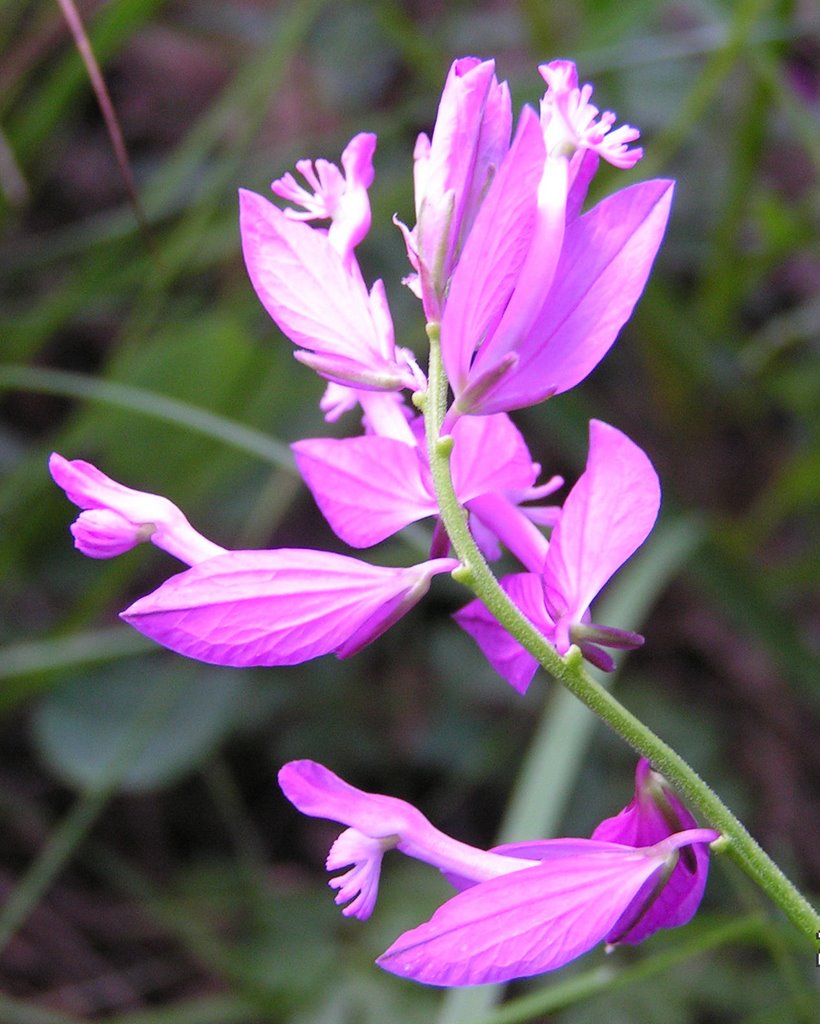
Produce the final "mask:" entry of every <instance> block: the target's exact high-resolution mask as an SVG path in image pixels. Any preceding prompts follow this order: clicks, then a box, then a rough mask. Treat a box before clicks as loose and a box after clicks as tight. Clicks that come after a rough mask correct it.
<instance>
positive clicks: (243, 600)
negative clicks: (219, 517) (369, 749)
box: [121, 548, 458, 667]
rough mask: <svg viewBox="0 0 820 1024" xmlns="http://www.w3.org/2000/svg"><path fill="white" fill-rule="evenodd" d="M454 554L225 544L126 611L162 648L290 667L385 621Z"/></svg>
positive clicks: (238, 663)
mask: <svg viewBox="0 0 820 1024" xmlns="http://www.w3.org/2000/svg"><path fill="white" fill-rule="evenodd" d="M456 565H458V562H457V561H455V560H454V559H438V560H435V561H431V562H425V563H422V564H421V565H417V566H410V567H409V568H407V569H391V568H384V567H382V566H376V565H369V564H368V563H367V562H360V561H358V560H357V559H355V558H349V557H347V556H346V555H337V554H335V553H333V552H329V551H312V550H305V549H299V548H280V549H278V550H274V551H228V552H226V553H225V554H223V555H218V556H217V557H215V558H211V559H208V561H206V562H200V563H199V564H198V565H195V566H194V567H193V568H192V569H189V570H188V571H187V572H183V573H180V574H179V575H177V576H172V577H171V579H169V580H167V581H166V582H165V583H163V584H162V585H161V586H160V587H158V588H157V590H155V591H154V592H153V593H151V594H148V595H147V596H146V597H143V598H140V599H139V600H138V601H135V602H134V604H132V605H131V607H130V608H127V609H126V610H125V611H124V612H122V616H121V617H122V618H123V619H125V621H126V622H128V623H129V624H130V625H132V626H133V627H134V628H135V629H138V630H139V631H140V632H141V633H144V634H145V635H146V636H149V637H151V638H152V639H153V640H156V641H157V643H160V644H162V645H163V646H164V647H168V648H170V650H172V651H176V652H177V653H179V654H184V655H186V656H187V657H190V658H196V659H198V660H199V661H205V662H208V663H210V664H217V665H232V666H235V667H246V666H250V665H296V664H299V663H300V662H303V661H308V660H310V659H311V658H316V657H319V656H320V655H322V654H328V653H331V652H335V651H337V650H340V649H341V648H342V647H343V646H344V645H345V644H346V642H347V641H349V640H350V638H351V637H352V636H354V635H356V634H358V633H360V632H361V631H362V630H365V629H369V630H370V635H369V636H368V640H367V642H369V640H374V639H375V638H376V637H377V636H379V635H380V632H382V631H383V629H380V628H379V627H380V626H383V628H384V629H386V628H387V627H388V626H389V625H390V620H389V617H388V618H386V617H385V616H386V611H385V610H386V609H387V611H388V612H390V613H392V612H393V611H394V610H395V609H394V602H395V601H396V599H397V598H406V599H408V601H409V602H410V603H408V604H407V605H406V607H405V608H404V610H408V609H409V607H410V606H411V604H412V603H415V600H418V598H419V597H420V596H421V595H422V594H423V593H424V591H425V589H426V586H428V585H429V580H430V578H431V576H432V575H434V574H435V573H437V572H447V571H451V570H452V569H453V568H455V567H456Z"/></svg>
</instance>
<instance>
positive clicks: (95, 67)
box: [57, 0, 158, 259]
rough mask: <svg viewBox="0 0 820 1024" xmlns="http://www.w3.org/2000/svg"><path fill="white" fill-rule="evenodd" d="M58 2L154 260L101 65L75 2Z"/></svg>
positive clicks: (148, 232) (123, 142) (70, 0)
mask: <svg viewBox="0 0 820 1024" xmlns="http://www.w3.org/2000/svg"><path fill="white" fill-rule="evenodd" d="M57 3H59V5H60V8H61V10H62V12H63V16H64V17H65V20H66V22H67V24H68V27H69V29H70V31H71V34H72V36H73V37H74V43H75V44H76V46H77V51H78V52H79V54H80V57H81V58H82V61H83V64H85V68H86V71H87V72H88V78H89V81H90V82H91V87H92V89H93V90H94V95H95V96H96V97H97V102H98V103H99V105H100V111H101V112H102V116H103V120H104V121H105V127H106V129H107V131H108V137H109V138H110V140H111V145H112V147H113V149H114V155H115V157H116V158H117V165H118V167H119V169H120V174H122V178H123V181H124V182H125V189H126V192H127V193H128V200H129V202H130V203H131V208H132V209H133V211H134V216H135V218H136V220H137V224H138V225H139V228H140V231H141V232H142V236H143V238H144V239H145V242H146V244H147V246H148V250H149V252H150V253H151V255H152V257H153V258H154V259H157V258H158V253H157V250H156V246H155V244H154V241H153V238H152V236H151V230H150V228H149V227H148V222H147V220H146V219H145V213H144V211H143V209H142V203H141V202H140V197H139V192H138V191H137V183H136V181H134V175H133V173H132V171H131V161H130V160H129V158H128V151H127V149H126V148H125V139H124V138H123V134H122V128H121V127H120V122H119V118H118V117H117V112H116V110H115V109H114V104H113V103H112V102H111V95H110V93H109V92H108V86H107V85H106V84H105V78H104V77H103V73H102V71H101V70H100V65H99V64H98V63H97V58H96V57H95V56H94V50H93V48H92V46H91V40H90V39H89V38H88V33H87V32H86V30H85V25H84V24H83V20H82V18H81V17H80V12H79V11H78V10H77V7H76V5H75V4H74V0H57Z"/></svg>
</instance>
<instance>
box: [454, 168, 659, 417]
mask: <svg viewBox="0 0 820 1024" xmlns="http://www.w3.org/2000/svg"><path fill="white" fill-rule="evenodd" d="M673 189H674V183H673V182H671V181H666V180H662V179H658V180H653V181H646V182H642V183H640V184H638V185H633V186H631V187H630V188H626V189H623V190H622V191H620V192H617V193H616V194H615V195H613V196H609V197H608V198H607V199H604V200H603V201H602V202H600V203H599V204H598V205H597V206H595V207H594V208H593V209H592V210H590V211H589V213H586V214H584V216H583V217H579V218H578V219H576V220H573V221H571V222H570V223H568V224H567V229H566V234H565V235H564V245H563V249H562V250H561V258H560V261H559V263H558V267H557V269H556V271H555V276H554V278H553V282H552V287H551V289H550V291H549V293H548V294H546V295H545V296H544V301H543V304H542V306H541V312H540V314H539V315H538V316H537V317H535V319H534V321H533V324H532V327H531V328H530V331H529V334H528V335H527V337H526V338H525V339H524V340H523V341H521V342H520V344H518V346H517V347H516V349H515V350H516V352H517V353H518V357H519V358H518V363H517V365H516V366H515V368H514V369H513V370H512V371H510V372H508V373H507V374H504V375H503V376H502V377H501V378H500V380H499V381H498V383H496V384H495V385H494V386H493V387H491V388H490V389H489V390H488V391H487V392H486V393H485V394H484V395H483V397H482V398H481V399H480V400H479V401H477V402H476V403H475V406H474V409H475V410H476V411H479V410H480V411H481V412H483V413H491V412H503V411H508V410H510V409H520V408H523V407H525V406H528V405H534V404H535V403H536V402H540V401H543V400H544V399H545V398H547V397H549V396H550V395H553V394H560V393H561V392H563V391H567V390H569V389H570V388H573V387H575V385H576V384H578V383H580V381H582V380H583V379H584V378H585V377H586V376H587V375H588V374H589V373H590V372H591V371H592V370H593V369H594V367H595V366H597V364H598V363H599V362H600V361H601V359H602V358H603V357H604V355H605V354H606V353H607V351H608V350H609V348H610V347H611V346H612V344H613V342H614V341H615V338H616V337H617V335H618V332H619V331H620V329H621V327H623V325H624V324H625V323H626V321H627V320H628V319H629V317H630V316H631V314H632V310H633V308H634V306H635V303H636V302H637V301H638V299H639V298H640V295H641V292H642V291H643V289H644V285H645V284H646V280H647V278H648V277H649V271H650V270H651V267H652V262H653V260H654V259H655V255H656V253H657V251H658V248H659V246H660V243H661V240H662V238H663V233H664V230H665V229H666V222H667V220H668V217H669V208H670V205H671V202H672V192H673ZM495 362H496V359H495V357H494V354H493V352H492V351H491V350H488V352H487V353H486V355H482V353H481V352H480V351H479V353H478V355H477V356H476V361H475V365H474V366H473V370H472V374H471V376H472V377H473V378H476V377H477V376H479V375H482V374H484V373H486V372H487V371H489V370H491V369H492V366H493V365H494V364H495Z"/></svg>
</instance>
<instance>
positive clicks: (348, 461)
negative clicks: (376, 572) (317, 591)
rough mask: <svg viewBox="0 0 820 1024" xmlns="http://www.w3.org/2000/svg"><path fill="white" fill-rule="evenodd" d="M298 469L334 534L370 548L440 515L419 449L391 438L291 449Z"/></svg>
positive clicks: (317, 442)
mask: <svg viewBox="0 0 820 1024" xmlns="http://www.w3.org/2000/svg"><path fill="white" fill-rule="evenodd" d="M291 447H292V449H293V452H294V455H295V456H296V465H297V466H298V467H299V472H300V473H301V474H302V478H303V479H304V481H305V483H306V484H307V486H308V487H309V488H310V491H311V493H312V494H313V497H314V498H315V499H316V504H317V505H318V506H319V508H320V509H321V510H322V515H323V516H324V517H325V519H327V521H328V523H330V526H331V528H332V529H333V532H334V533H335V534H336V536H337V537H340V538H341V539H342V540H343V541H344V542H345V543H346V544H350V545H351V546H352V547H354V548H366V547H370V546H371V545H372V544H378V543H379V541H382V540H384V539H385V538H386V537H391V536H392V535H393V534H394V533H396V532H397V531H398V530H400V529H402V527H404V526H407V525H408V524H409V523H414V522H416V521H417V520H418V519H423V518H424V517H425V516H429V515H434V514H435V513H436V512H437V511H438V505H437V504H436V502H435V500H434V498H433V497H432V496H431V494H430V492H429V491H428V490H427V488H426V487H425V485H424V481H423V478H422V474H421V465H420V462H419V453H418V450H417V449H416V448H413V447H411V446H410V445H407V444H404V443H403V442H401V441H396V440H393V438H389V437H378V436H376V435H373V434H371V435H368V436H364V437H350V438H343V439H341V440H337V439H333V438H327V439H325V438H312V439H310V440H305V441H297V442H296V443H295V444H293V445H291Z"/></svg>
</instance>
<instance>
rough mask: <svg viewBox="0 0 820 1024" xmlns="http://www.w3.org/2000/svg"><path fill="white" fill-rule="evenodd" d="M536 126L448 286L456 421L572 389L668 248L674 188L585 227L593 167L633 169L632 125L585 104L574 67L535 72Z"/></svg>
mask: <svg viewBox="0 0 820 1024" xmlns="http://www.w3.org/2000/svg"><path fill="white" fill-rule="evenodd" d="M540 70H541V71H542V74H543V75H544V77H545V78H546V80H547V83H548V90H547V93H546V94H545V96H544V99H543V100H542V104H541V118H540V120H539V118H538V117H537V116H536V115H535V113H534V112H533V111H532V110H531V109H530V108H528V107H525V108H524V110H523V111H522V114H521V117H520V119H519V123H518V128H517V131H516V136H515V139H514V141H513V144H512V146H511V147H510V150H509V152H508V153H507V155H506V157H505V159H504V161H503V163H502V164H501V166H500V168H499V170H498V173H497V174H496V175H495V177H494V179H493V181H492V184H491V185H490V187H489V189H488V191H487V195H486V197H485V199H484V200H483V202H482V204H481V207H480V209H479V210H478V213H477V216H476V218H475V222H474V223H473V225H472V228H471V230H470V234H469V237H468V238H467V240H466V242H465V245H464V247H463V251H462V252H461V254H460V258H459V260H458V263H457V265H456V266H455V267H454V270H453V273H452V278H451V280H450V283H449V292H448V297H447V303H446V306H445V307H444V311H443V315H442V323H441V345H442V355H443V358H444V363H445V367H446V369H447V374H448V377H449V380H450V383H451V385H452V387H453V391H454V393H455V402H454V406H453V413H452V415H453V416H456V415H461V414H464V413H480V414H487V413H494V412H503V411H508V410H510V409H517V408H522V407H524V406H528V405H534V404H535V403H537V402H540V401H543V400H544V399H545V398H548V397H550V396H551V395H555V394H560V393H561V392H563V391H567V390H568V389H570V388H572V387H574V386H575V385H576V384H578V383H579V382H580V381H581V380H583V379H584V377H586V376H587V374H588V373H589V372H590V371H591V370H592V369H593V368H594V367H595V366H596V365H597V364H598V362H600V360H601V359H602V357H603V356H604V355H605V354H606V352H607V351H608V350H609V348H610V347H611V345H612V344H613V342H614V341H615V338H616V337H617V334H618V332H619V331H620V329H621V327H622V326H623V324H624V323H625V322H626V320H627V319H628V318H629V316H630V315H631V313H632V309H633V307H634V305H635V303H636V302H637V300H638V298H639V296H640V294H641V292H642V291H643V288H644V285H645V284H646V280H647V277H648V276H649V271H650V269H651V266H652V262H653V260H654V258H655V254H656V252H657V250H658V247H659V245H660V242H661V239H662V237H663V233H664V230H665V227H666V221H667V219H668V216H669V207H670V203H671V198H672V190H673V183H672V182H670V181H665V180H655V181H647V182H643V183H641V184H638V185H633V186H631V187H630V188H627V189H623V190H622V191H621V192H617V193H616V194H615V195H613V196H610V197H609V198H607V199H605V200H603V201H602V202H601V203H599V204H598V205H597V206H596V207H594V208H593V209H592V210H590V211H589V212H588V213H586V214H584V215H583V216H579V215H578V214H579V212H580V207H581V204H582V202H583V199H584V196H585V194H586V189H587V186H588V185H589V181H590V179H591V177H592V175H593V174H594V171H595V167H596V165H597V161H598V157H599V155H600V156H603V157H604V159H607V160H609V161H610V162H611V163H613V164H615V165H616V166H622V167H626V166H632V165H633V164H634V163H635V162H636V161H637V160H638V159H639V158H640V156H641V151H640V150H639V149H633V150H630V149H629V148H628V143H629V142H631V141H633V140H634V139H635V138H637V132H636V130H635V129H634V128H631V127H629V126H625V127H623V128H619V129H617V130H616V131H614V132H611V131H610V129H611V127H612V125H613V123H614V115H613V114H611V113H610V112H606V113H604V114H603V115H602V116H601V117H600V119H598V120H596V118H597V115H598V110H597V108H596V107H593V106H592V105H591V104H590V103H589V95H590V93H591V89H590V87H589V86H585V87H584V89H583V90H579V89H578V85H577V75H576V72H575V67H574V65H572V64H570V63H569V62H567V61H557V62H554V63H553V64H549V65H543V66H542V68H541V69H540Z"/></svg>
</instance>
